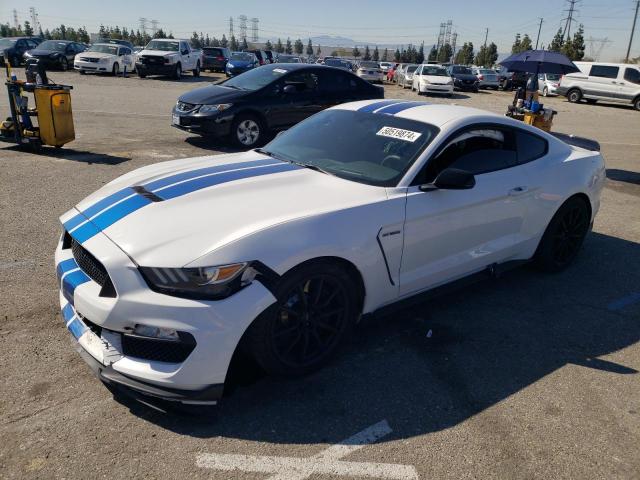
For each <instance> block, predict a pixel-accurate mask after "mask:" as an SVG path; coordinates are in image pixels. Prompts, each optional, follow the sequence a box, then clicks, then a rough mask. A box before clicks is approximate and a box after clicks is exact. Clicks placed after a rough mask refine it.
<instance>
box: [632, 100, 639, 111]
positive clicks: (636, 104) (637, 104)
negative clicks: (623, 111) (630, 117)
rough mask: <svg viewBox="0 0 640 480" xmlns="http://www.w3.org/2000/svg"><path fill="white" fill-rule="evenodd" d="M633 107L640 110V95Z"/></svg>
mask: <svg viewBox="0 0 640 480" xmlns="http://www.w3.org/2000/svg"><path fill="white" fill-rule="evenodd" d="M633 108H635V109H636V110H638V111H640V97H638V98H636V99H635V100H634V101H633Z"/></svg>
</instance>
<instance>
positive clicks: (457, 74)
mask: <svg viewBox="0 0 640 480" xmlns="http://www.w3.org/2000/svg"><path fill="white" fill-rule="evenodd" d="M447 70H448V72H449V75H451V78H452V79H453V88H454V90H462V91H465V92H475V93H478V77H476V76H475V75H474V74H473V72H472V71H471V69H470V68H469V67H465V66H464V65H450V66H449V68H448V69H447Z"/></svg>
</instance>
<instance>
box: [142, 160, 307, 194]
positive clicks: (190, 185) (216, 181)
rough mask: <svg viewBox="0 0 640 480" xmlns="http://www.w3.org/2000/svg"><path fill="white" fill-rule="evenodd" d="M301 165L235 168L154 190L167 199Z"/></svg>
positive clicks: (286, 164)
mask: <svg viewBox="0 0 640 480" xmlns="http://www.w3.org/2000/svg"><path fill="white" fill-rule="evenodd" d="M301 168H303V167H299V166H297V165H292V164H289V163H281V164H279V165H271V166H267V167H257V168H251V169H246V170H236V171H232V172H225V173H222V174H219V175H210V176H208V177H200V178H196V179H193V180H190V181H188V182H184V183H180V184H178V185H174V186H172V187H168V188H165V189H164V190H160V191H156V192H154V193H155V194H156V195H157V196H158V197H160V198H162V199H163V200H169V199H171V198H176V197H181V196H182V195H186V194H188V193H191V192H195V191H197V190H202V189H203V188H208V187H213V186H214V185H220V184H222V183H228V182H233V181H235V180H241V179H244V178H251V177H260V176H262V175H269V174H272V173H281V172H288V171H292V170H299V169H301Z"/></svg>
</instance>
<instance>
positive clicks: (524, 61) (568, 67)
mask: <svg viewBox="0 0 640 480" xmlns="http://www.w3.org/2000/svg"><path fill="white" fill-rule="evenodd" d="M500 65H502V66H503V67H505V68H506V69H507V70H509V71H511V72H526V73H535V74H538V73H559V74H560V75H566V74H567V73H574V72H579V71H580V69H579V68H578V67H576V66H575V64H574V63H573V62H572V61H571V60H569V59H568V58H567V57H566V56H564V55H562V54H561V53H558V52H549V51H547V50H527V51H526V52H520V53H515V54H513V55H511V56H510V57H507V58H505V59H504V60H503V61H501V62H500Z"/></svg>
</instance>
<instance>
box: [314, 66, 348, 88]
mask: <svg viewBox="0 0 640 480" xmlns="http://www.w3.org/2000/svg"><path fill="white" fill-rule="evenodd" d="M349 80H350V79H349V78H348V76H347V75H343V74H342V72H332V71H322V72H321V76H320V91H321V92H324V93H344V92H347V91H349V88H350V85H349Z"/></svg>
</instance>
